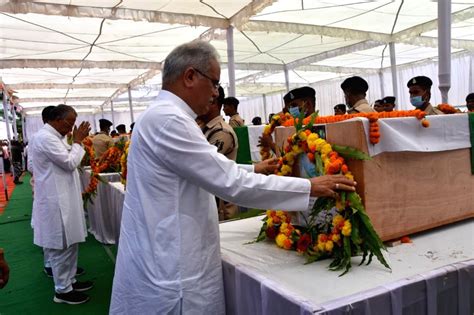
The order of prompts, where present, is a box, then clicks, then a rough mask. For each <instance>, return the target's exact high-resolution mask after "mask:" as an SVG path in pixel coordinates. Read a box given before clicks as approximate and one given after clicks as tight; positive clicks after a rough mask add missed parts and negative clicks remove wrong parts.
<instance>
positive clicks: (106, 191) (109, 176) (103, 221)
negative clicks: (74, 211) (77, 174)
mask: <svg viewBox="0 0 474 315" xmlns="http://www.w3.org/2000/svg"><path fill="white" fill-rule="evenodd" d="M90 176H91V171H90V170H85V171H84V172H83V173H82V175H81V181H82V183H83V186H84V188H85V187H87V185H88V184H89V180H90ZM99 176H100V177H102V178H103V179H104V180H106V181H108V182H115V181H120V173H101V174H99ZM110 193H111V188H110V186H109V184H108V183H102V182H99V184H98V185H97V195H96V196H95V197H93V198H92V203H90V202H89V203H88V204H87V206H86V211H87V218H88V221H89V232H90V233H91V234H92V235H94V237H95V238H96V240H97V241H99V242H101V243H103V244H115V239H116V229H117V228H116V225H115V210H114V209H113V208H112V207H111V198H110Z"/></svg>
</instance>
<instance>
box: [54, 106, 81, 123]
mask: <svg viewBox="0 0 474 315" xmlns="http://www.w3.org/2000/svg"><path fill="white" fill-rule="evenodd" d="M71 112H73V113H74V114H75V115H76V116H77V113H76V111H75V110H74V108H73V107H71V106H69V105H64V104H59V105H58V106H56V107H55V108H54V109H52V111H51V116H52V119H51V120H58V119H66V117H67V116H68V115H69V113H71Z"/></svg>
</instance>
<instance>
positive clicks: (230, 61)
mask: <svg viewBox="0 0 474 315" xmlns="http://www.w3.org/2000/svg"><path fill="white" fill-rule="evenodd" d="M226 36H227V72H228V75H229V89H228V92H229V96H235V58H234V28H233V27H232V26H229V27H228V28H227V32H226Z"/></svg>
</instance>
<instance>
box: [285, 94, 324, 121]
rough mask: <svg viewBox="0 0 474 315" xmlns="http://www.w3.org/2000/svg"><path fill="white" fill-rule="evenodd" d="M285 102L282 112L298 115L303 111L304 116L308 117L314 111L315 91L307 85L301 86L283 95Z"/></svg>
mask: <svg viewBox="0 0 474 315" xmlns="http://www.w3.org/2000/svg"><path fill="white" fill-rule="evenodd" d="M283 101H284V102H285V109H284V110H283V111H284V112H287V111H288V112H289V113H290V114H291V115H292V116H293V117H299V116H300V113H301V112H302V111H304V113H305V114H304V116H305V117H308V116H309V115H311V114H312V113H314V111H315V107H316V91H315V90H314V89H313V88H312V87H309V86H303V87H300V88H297V89H294V90H291V91H290V92H288V93H286V94H285V96H283Z"/></svg>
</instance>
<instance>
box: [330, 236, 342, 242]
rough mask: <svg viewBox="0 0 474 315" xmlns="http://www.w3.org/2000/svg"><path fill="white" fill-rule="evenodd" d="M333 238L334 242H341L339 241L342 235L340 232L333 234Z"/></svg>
mask: <svg viewBox="0 0 474 315" xmlns="http://www.w3.org/2000/svg"><path fill="white" fill-rule="evenodd" d="M331 240H332V241H333V242H339V241H340V240H341V235H339V234H333V235H332V236H331Z"/></svg>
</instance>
